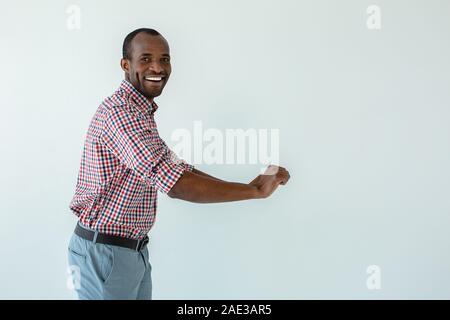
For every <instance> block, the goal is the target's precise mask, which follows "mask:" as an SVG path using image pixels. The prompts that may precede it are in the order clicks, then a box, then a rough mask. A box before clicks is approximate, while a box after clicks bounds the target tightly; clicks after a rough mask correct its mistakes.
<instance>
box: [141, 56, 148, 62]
mask: <svg viewBox="0 0 450 320" xmlns="http://www.w3.org/2000/svg"><path fill="white" fill-rule="evenodd" d="M141 61H142V62H149V58H148V57H144V58H142V59H141Z"/></svg>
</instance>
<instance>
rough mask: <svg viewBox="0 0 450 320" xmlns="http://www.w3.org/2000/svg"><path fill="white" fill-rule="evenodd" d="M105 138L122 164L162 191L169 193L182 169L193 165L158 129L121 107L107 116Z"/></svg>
mask: <svg viewBox="0 0 450 320" xmlns="http://www.w3.org/2000/svg"><path fill="white" fill-rule="evenodd" d="M102 140H103V142H104V143H105V145H106V147H107V148H108V149H109V150H110V151H111V152H112V153H113V154H114V155H115V156H116V157H117V158H118V159H119V161H120V162H121V163H123V164H124V165H125V166H126V167H127V168H129V169H131V170H133V172H135V173H136V174H137V175H138V176H139V177H140V178H141V179H142V180H143V181H145V182H146V183H147V184H149V185H150V186H153V187H155V188H156V189H158V190H159V191H160V192H162V193H168V192H169V191H170V189H172V187H173V186H174V185H175V183H176V182H177V181H178V179H179V178H180V177H181V176H182V175H183V172H184V171H185V170H192V168H193V167H192V166H191V165H189V164H187V163H186V162H185V161H184V160H180V159H179V158H178V157H177V156H176V154H175V153H174V152H173V151H172V150H170V149H169V148H168V147H167V145H166V143H165V142H164V141H163V140H162V139H161V138H160V137H159V135H158V132H157V130H156V129H152V128H149V127H148V126H146V125H145V124H144V123H143V122H142V120H139V119H136V118H135V117H133V115H132V114H130V113H128V112H126V111H125V110H122V109H120V108H114V109H112V110H111V111H110V112H109V114H108V115H107V117H106V119H105V123H104V129H103V134H102Z"/></svg>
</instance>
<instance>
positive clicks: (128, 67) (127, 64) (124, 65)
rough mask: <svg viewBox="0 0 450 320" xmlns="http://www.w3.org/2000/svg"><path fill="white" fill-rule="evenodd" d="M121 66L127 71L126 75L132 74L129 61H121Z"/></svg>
mask: <svg viewBox="0 0 450 320" xmlns="http://www.w3.org/2000/svg"><path fill="white" fill-rule="evenodd" d="M120 66H121V67H122V70H123V71H125V73H129V72H130V62H129V61H128V60H127V59H123V58H122V59H120Z"/></svg>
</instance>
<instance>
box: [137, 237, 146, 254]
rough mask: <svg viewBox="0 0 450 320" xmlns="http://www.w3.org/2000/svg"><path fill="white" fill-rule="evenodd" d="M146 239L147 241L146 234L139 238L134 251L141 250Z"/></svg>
mask: <svg viewBox="0 0 450 320" xmlns="http://www.w3.org/2000/svg"><path fill="white" fill-rule="evenodd" d="M148 241H149V239H148V236H145V237H144V239H142V240H139V241H138V244H137V246H136V251H141V250H142V248H143V247H144V246H145V245H146V244H147V243H148Z"/></svg>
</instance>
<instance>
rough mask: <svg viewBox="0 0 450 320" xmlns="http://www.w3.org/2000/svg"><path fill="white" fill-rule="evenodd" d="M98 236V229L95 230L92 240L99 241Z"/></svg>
mask: <svg viewBox="0 0 450 320" xmlns="http://www.w3.org/2000/svg"><path fill="white" fill-rule="evenodd" d="M97 236H98V231H95V234H94V239H92V242H94V244H95V243H97Z"/></svg>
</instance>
